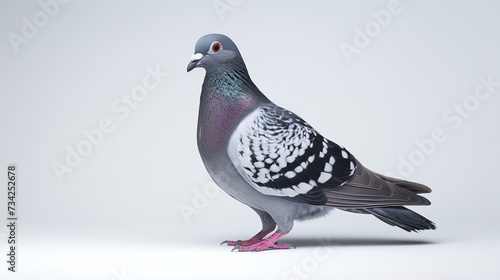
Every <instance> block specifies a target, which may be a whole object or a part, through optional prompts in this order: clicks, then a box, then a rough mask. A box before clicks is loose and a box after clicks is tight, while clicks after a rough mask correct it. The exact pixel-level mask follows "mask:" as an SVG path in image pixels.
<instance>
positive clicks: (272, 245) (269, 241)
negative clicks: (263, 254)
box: [232, 230, 295, 252]
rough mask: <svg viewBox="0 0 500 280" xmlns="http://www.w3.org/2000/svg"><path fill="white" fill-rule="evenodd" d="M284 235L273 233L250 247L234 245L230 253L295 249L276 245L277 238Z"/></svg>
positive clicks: (290, 246) (280, 244)
mask: <svg viewBox="0 0 500 280" xmlns="http://www.w3.org/2000/svg"><path fill="white" fill-rule="evenodd" d="M283 235H285V233H283V232H281V231H280V230H277V231H276V232H275V233H273V234H271V235H270V236H269V237H268V238H266V239H264V240H261V241H259V242H257V243H254V244H251V245H236V246H234V248H233V250H232V251H236V250H238V251H240V252H257V251H263V250H269V249H290V248H295V246H293V245H292V244H287V243H277V242H276V240H278V238H280V237H282V236H283Z"/></svg>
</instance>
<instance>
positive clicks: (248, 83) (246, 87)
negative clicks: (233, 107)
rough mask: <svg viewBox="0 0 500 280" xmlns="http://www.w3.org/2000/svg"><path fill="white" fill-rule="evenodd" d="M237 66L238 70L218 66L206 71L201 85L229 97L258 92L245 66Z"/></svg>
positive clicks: (241, 96) (240, 96)
mask: <svg viewBox="0 0 500 280" xmlns="http://www.w3.org/2000/svg"><path fill="white" fill-rule="evenodd" d="M239 68H240V69H239V70H235V69H233V68H219V69H217V70H214V71H207V74H206V76H205V81H204V83H203V87H204V88H206V89H209V90H211V91H212V92H217V93H219V94H221V95H222V96H224V97H226V98H229V99H234V98H236V99H237V98H244V96H243V95H245V94H251V93H256V94H259V93H260V91H259V90H258V89H257V87H256V86H255V84H254V83H253V82H252V80H251V79H250V76H249V75H248V72H247V70H246V68H244V67H239Z"/></svg>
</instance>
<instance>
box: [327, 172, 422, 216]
mask: <svg viewBox="0 0 500 280" xmlns="http://www.w3.org/2000/svg"><path fill="white" fill-rule="evenodd" d="M356 166H357V168H356V171H355V173H354V175H353V176H352V178H351V179H350V180H349V181H347V182H346V183H345V184H344V185H342V186H341V187H340V188H337V189H328V190H324V192H325V194H326V196H327V197H328V202H327V205H329V206H332V207H337V208H346V209H349V208H351V209H352V208H372V207H386V206H401V205H429V204H430V202H429V200H427V199H426V198H424V197H422V196H419V195H417V193H427V192H430V191H431V190H430V189H429V188H428V187H427V186H424V185H422V184H418V183H414V182H409V181H405V180H401V179H395V178H391V177H387V176H384V175H380V174H377V173H375V172H372V171H370V170H369V169H367V168H365V167H364V166H363V165H362V164H360V163H359V162H357V164H356Z"/></svg>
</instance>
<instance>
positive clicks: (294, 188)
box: [228, 106, 430, 209]
mask: <svg viewBox="0 0 500 280" xmlns="http://www.w3.org/2000/svg"><path fill="white" fill-rule="evenodd" d="M228 155H229V158H230V159H231V162H232V163H233V164H234V166H235V167H236V169H237V170H238V172H239V173H240V175H241V176H242V177H243V178H244V179H245V180H246V181H247V182H248V183H249V184H250V185H251V186H252V187H253V188H255V189H256V190H258V191H259V192H261V193H263V194H265V195H273V196H280V197H283V198H285V199H289V200H292V201H296V202H303V203H309V204H314V205H328V206H332V207H338V208H346V209H347V208H351V209H352V208H369V207H377V206H395V205H416V204H429V201H428V200H427V199H425V198H423V197H421V196H418V195H417V194H415V193H416V192H428V191H430V189H428V188H427V187H425V186H423V185H420V184H416V183H411V182H407V181H404V180H398V179H394V178H389V177H385V176H382V175H379V174H376V173H374V172H372V171H370V170H368V169H366V168H365V167H364V166H363V165H361V164H360V163H359V162H358V161H357V160H356V159H355V158H354V156H352V155H351V154H350V153H349V152H348V151H347V150H346V149H345V148H344V147H342V146H339V145H337V144H335V143H334V142H332V141H329V140H328V139H326V138H324V137H323V136H321V135H320V134H319V133H318V132H317V131H316V130H314V128H312V127H311V126H310V125H309V124H307V123H306V122H305V121H304V120H302V119H301V118H300V117H298V116H297V115H295V114H294V113H292V112H290V111H287V110H285V109H283V108H280V107H277V106H268V107H261V108H259V109H257V110H255V111H254V112H253V113H252V114H250V115H249V116H247V117H246V118H245V119H244V120H243V121H242V122H241V123H240V125H239V126H238V128H237V129H236V130H235V132H234V133H233V135H232V137H231V139H230V142H229V146H228ZM391 180H392V181H391Z"/></svg>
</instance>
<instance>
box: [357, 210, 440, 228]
mask: <svg viewBox="0 0 500 280" xmlns="http://www.w3.org/2000/svg"><path fill="white" fill-rule="evenodd" d="M363 210H365V211H366V212H367V213H370V214H373V215H374V216H375V217H377V218H378V219H380V220H382V221H383V222H385V223H387V224H389V225H392V226H397V227H399V228H402V229H404V230H406V231H408V232H410V231H415V232H416V231H419V230H426V229H436V225H435V224H434V223H433V222H432V221H430V220H428V219H427V218H425V217H424V216H422V215H419V214H417V213H415V212H413V211H411V210H410V209H408V208H405V207H403V206H394V207H380V208H365V209H363Z"/></svg>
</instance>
